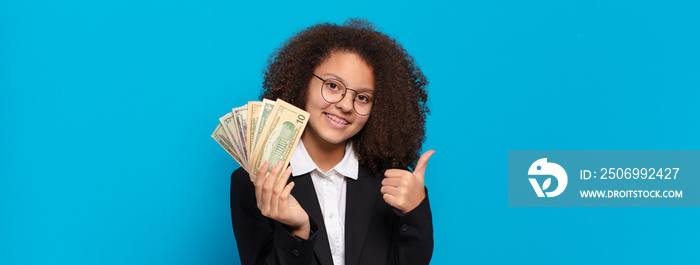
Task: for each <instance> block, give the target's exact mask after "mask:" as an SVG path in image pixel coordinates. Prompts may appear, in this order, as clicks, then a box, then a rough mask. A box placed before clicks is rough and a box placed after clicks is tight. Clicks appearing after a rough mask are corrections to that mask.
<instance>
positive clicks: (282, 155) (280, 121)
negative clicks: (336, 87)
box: [248, 99, 309, 181]
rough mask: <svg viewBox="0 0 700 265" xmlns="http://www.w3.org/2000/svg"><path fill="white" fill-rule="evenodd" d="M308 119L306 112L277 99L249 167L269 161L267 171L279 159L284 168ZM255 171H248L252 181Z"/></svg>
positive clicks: (250, 159)
mask: <svg viewBox="0 0 700 265" xmlns="http://www.w3.org/2000/svg"><path fill="white" fill-rule="evenodd" d="M308 121H309V113H308V112H306V111H304V110H302V109H299V108H297V107H295V106H294V105H292V104H289V103H287V102H285V101H283V100H280V99H278V100H277V101H276V102H275V106H274V107H273V108H272V111H271V112H270V114H269V117H268V118H267V122H266V123H265V127H264V128H263V130H262V133H261V134H260V136H259V138H258V140H257V141H258V142H257V144H256V148H255V150H254V152H253V156H252V157H250V158H249V160H248V162H249V163H250V164H249V168H251V169H259V168H260V167H261V166H262V164H263V163H264V162H265V161H267V162H269V163H270V168H268V169H267V171H268V172H270V170H271V169H272V166H274V165H276V164H277V162H279V161H282V167H283V168H286V167H287V165H288V164H289V160H290V159H291V158H292V152H294V149H295V148H296V146H297V144H298V143H299V139H300V138H301V135H302V133H303V132H304V128H305V127H306V123H307V122H308ZM255 171H256V170H253V171H252V172H251V171H248V172H249V173H251V174H250V176H251V180H252V181H255V178H256V175H255V174H253V173H255ZM276 177H277V178H279V177H280V176H276Z"/></svg>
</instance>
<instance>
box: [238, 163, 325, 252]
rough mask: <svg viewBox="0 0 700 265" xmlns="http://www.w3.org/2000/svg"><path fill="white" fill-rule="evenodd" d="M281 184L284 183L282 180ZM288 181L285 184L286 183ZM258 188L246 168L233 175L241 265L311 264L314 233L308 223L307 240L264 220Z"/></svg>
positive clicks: (313, 223)
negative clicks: (257, 195)
mask: <svg viewBox="0 0 700 265" xmlns="http://www.w3.org/2000/svg"><path fill="white" fill-rule="evenodd" d="M280 182H282V180H280ZM285 182H286V181H285ZM255 191H256V189H255V185H254V184H253V183H252V182H250V178H249V176H248V173H247V172H245V171H244V170H243V169H239V170H236V171H235V172H233V174H232V175H231V220H232V224H233V232H234V234H235V236H236V243H237V245H238V252H239V256H240V259H241V263H242V264H308V263H310V262H311V259H312V257H313V248H314V244H315V240H316V239H315V232H316V231H318V227H317V225H316V224H315V222H313V221H312V220H311V221H310V222H309V228H310V234H309V237H308V239H302V238H300V237H298V236H295V235H293V234H292V233H290V232H289V231H288V229H287V228H285V226H284V225H283V224H282V223H280V222H278V221H275V220H273V219H270V218H268V217H265V216H264V215H263V214H262V213H261V211H260V209H259V208H258V205H257V199H256V193H255Z"/></svg>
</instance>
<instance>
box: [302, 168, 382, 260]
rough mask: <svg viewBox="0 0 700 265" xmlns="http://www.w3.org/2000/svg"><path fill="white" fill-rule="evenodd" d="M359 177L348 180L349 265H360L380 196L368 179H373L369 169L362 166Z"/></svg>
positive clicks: (346, 235) (347, 235) (346, 219)
mask: <svg viewBox="0 0 700 265" xmlns="http://www.w3.org/2000/svg"><path fill="white" fill-rule="evenodd" d="M357 175H358V176H357V180H353V179H350V178H348V179H347V181H348V185H347V192H346V194H347V196H346V204H345V205H346V206H345V261H346V263H347V264H348V265H351V264H358V262H359V260H360V255H361V254H362V248H363V247H362V246H363V245H364V243H365V238H367V233H368V231H369V224H370V222H371V220H372V215H373V212H374V206H375V203H376V200H377V196H378V195H377V192H378V188H377V187H376V184H374V183H372V181H371V180H370V179H369V178H368V177H371V172H370V171H369V169H367V168H365V167H362V166H360V170H359V172H358V174H357ZM316 244H318V243H316Z"/></svg>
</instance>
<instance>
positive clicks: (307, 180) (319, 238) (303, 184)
mask: <svg viewBox="0 0 700 265" xmlns="http://www.w3.org/2000/svg"><path fill="white" fill-rule="evenodd" d="M291 180H293V181H294V184H295V185H294V189H292V193H291V194H292V196H294V198H295V199H296V200H297V201H298V202H299V205H301V207H302V208H304V210H305V211H306V214H308V215H309V218H311V219H313V220H314V221H316V224H317V225H318V232H317V233H318V234H317V235H316V245H315V246H314V253H315V254H316V257H317V258H318V260H319V263H320V264H333V257H332V256H331V247H330V245H329V244H328V235H327V234H326V224H325V223H324V221H323V214H322V213H321V206H320V205H319V204H318V197H317V196H316V190H315V189H314V183H313V181H311V175H310V174H309V173H306V174H304V175H301V176H298V177H292V178H290V181H291Z"/></svg>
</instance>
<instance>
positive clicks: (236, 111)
mask: <svg viewBox="0 0 700 265" xmlns="http://www.w3.org/2000/svg"><path fill="white" fill-rule="evenodd" d="M231 115H232V116H233V119H234V125H235V129H236V131H235V133H236V135H234V137H236V138H237V139H238V142H239V143H240V145H241V146H240V147H239V149H240V150H241V156H243V163H246V165H247V163H248V144H247V141H246V138H248V129H247V127H248V123H247V122H246V120H247V119H248V105H243V106H241V107H238V108H233V110H232V111H231ZM231 132H233V131H231ZM243 168H246V169H247V168H248V167H247V166H244V167H243Z"/></svg>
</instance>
